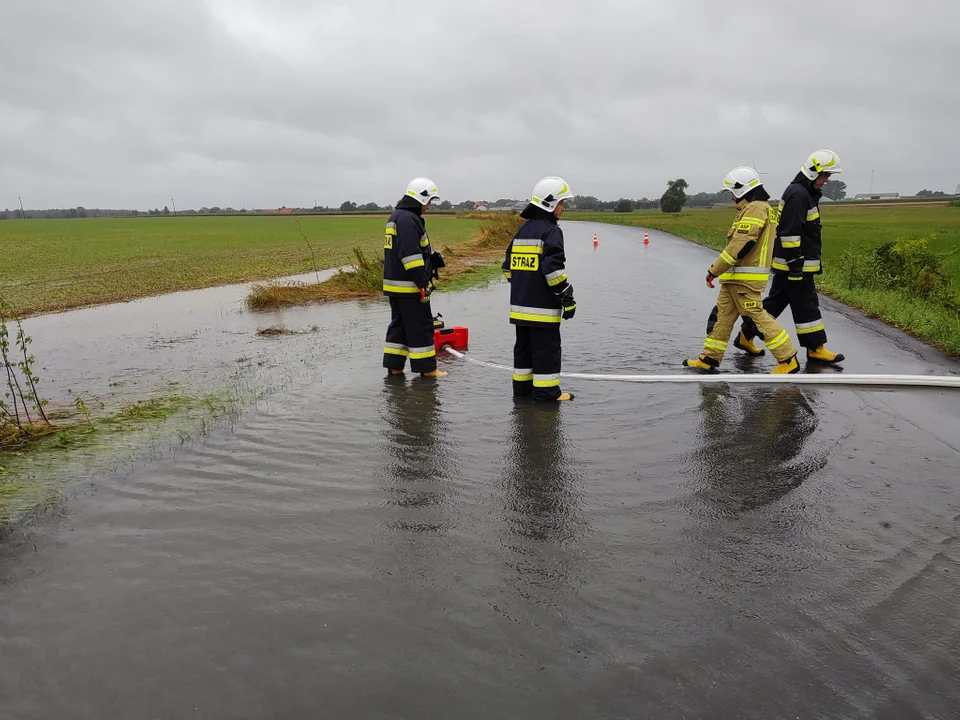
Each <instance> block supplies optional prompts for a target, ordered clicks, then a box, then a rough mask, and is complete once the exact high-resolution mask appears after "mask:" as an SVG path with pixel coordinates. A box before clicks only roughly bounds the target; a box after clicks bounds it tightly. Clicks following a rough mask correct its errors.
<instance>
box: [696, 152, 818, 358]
mask: <svg viewBox="0 0 960 720" xmlns="http://www.w3.org/2000/svg"><path fill="white" fill-rule="evenodd" d="M723 189H724V190H729V191H730V192H731V193H732V194H733V197H734V198H735V199H736V201H737V217H736V219H735V220H734V221H733V225H732V226H731V228H730V231H729V232H728V233H727V246H726V247H725V248H724V250H723V252H722V253H720V256H719V257H718V258H717V259H716V260H714V262H713V265H711V266H710V270H709V271H708V272H707V285H708V286H710V287H714V284H713V281H714V280H716V279H717V278H719V279H720V294H719V296H718V298H717V318H716V321H715V322H714V323H713V327H712V328H710V329H709V332H708V334H707V337H706V339H705V340H704V341H703V352H702V353H701V354H700V357H698V358H696V359H694V360H684V361H683V364H684V365H685V366H686V367H691V368H697V369H700V370H706V371H708V372H714V371H716V369H717V367H719V365H720V361H721V360H723V355H724V353H725V352H726V351H727V344H728V342H729V341H730V334H731V333H732V332H733V326H734V324H735V323H736V321H737V318H738V317H741V316H742V317H744V318H750V319H751V320H752V321H753V322H754V324H755V325H756V326H757V329H758V330H759V337H761V338H762V339H763V341H764V343H765V344H766V346H767V348H768V349H769V350H770V352H771V353H773V356H774V357H775V358H776V359H777V362H778V365H777V367H776V368H774V370H773V374H775V375H781V374H788V373H795V372H799V370H800V364H799V363H798V362H797V351H796V349H795V348H794V347H793V343H792V342H791V341H790V335H789V334H787V331H786V330H784V329H783V328H782V327H781V326H780V323H778V322H777V321H776V320H774V319H773V317H772V316H771V315H770V314H769V313H768V312H767V311H766V310H764V309H763V301H762V300H761V298H760V293H762V292H763V291H764V290H765V289H766V287H767V280H768V279H769V276H770V263H771V257H770V256H771V250H772V246H773V234H774V232H775V231H776V227H777V220H776V213H775V212H774V211H773V210H772V209H771V207H770V204H769V203H768V202H767V200H769V199H770V195H769V194H768V193H767V191H766V190H764V189H763V183H761V182H760V177H759V176H758V175H757V173H756V171H755V170H754V169H753V168H750V167H737V168H734V169H733V170H731V171H730V172H729V173H727V176H726V177H725V178H724V179H723Z"/></svg>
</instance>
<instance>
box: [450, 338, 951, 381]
mask: <svg viewBox="0 0 960 720" xmlns="http://www.w3.org/2000/svg"><path fill="white" fill-rule="evenodd" d="M443 349H444V350H446V351H447V352H448V353H450V354H451V355H453V356H454V357H456V358H460V359H461V360H466V361H467V362H471V363H473V364H474V365H482V366H483V367H488V368H493V369H495V370H506V371H507V372H510V373H512V372H513V368H512V367H507V366H506V365H498V364H497V363H492V362H487V361H485V360H478V359H476V358H472V357H469V356H468V355H465V354H464V353H462V352H460V351H459V350H454V349H453V348H452V347H450V346H449V345H444V346H443ZM560 377H566V378H573V379H576V380H610V381H613V382H634V383H709V384H717V383H741V384H752V385H879V386H886V387H941V388H956V389H960V375H855V374H848V373H795V374H793V375H769V374H753V373H695V372H691V373H689V374H683V375H603V374H592V373H569V372H562V373H560Z"/></svg>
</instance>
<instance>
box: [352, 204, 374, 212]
mask: <svg viewBox="0 0 960 720" xmlns="http://www.w3.org/2000/svg"><path fill="white" fill-rule="evenodd" d="M355 209H356V210H363V211H364V212H377V211H378V210H379V209H380V206H379V205H377V204H376V203H375V202H368V203H364V204H363V205H361V206H360V207H358V208H355Z"/></svg>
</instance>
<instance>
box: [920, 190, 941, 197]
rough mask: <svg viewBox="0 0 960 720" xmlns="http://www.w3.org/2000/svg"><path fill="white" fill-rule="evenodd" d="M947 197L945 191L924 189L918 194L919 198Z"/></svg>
mask: <svg viewBox="0 0 960 720" xmlns="http://www.w3.org/2000/svg"><path fill="white" fill-rule="evenodd" d="M945 195H946V193H945V192H943V190H927V189H926V188H924V189H923V190H921V191H920V192H918V193H917V197H944V196H945Z"/></svg>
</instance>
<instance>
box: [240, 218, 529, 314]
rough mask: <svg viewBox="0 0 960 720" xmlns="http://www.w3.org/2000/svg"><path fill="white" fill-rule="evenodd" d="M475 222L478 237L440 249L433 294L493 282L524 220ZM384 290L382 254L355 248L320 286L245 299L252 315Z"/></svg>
mask: <svg viewBox="0 0 960 720" xmlns="http://www.w3.org/2000/svg"><path fill="white" fill-rule="evenodd" d="M478 222H479V227H478V229H477V231H476V233H475V234H474V235H473V237H471V238H470V239H469V240H468V241H467V242H465V243H462V244H459V245H456V246H454V247H451V246H449V245H446V244H444V245H443V246H442V247H441V248H440V252H441V254H442V255H443V258H444V262H445V263H446V267H444V268H443V269H441V270H440V281H439V282H438V283H437V284H436V285H437V292H443V291H445V290H463V289H466V288H468V287H475V286H477V285H480V284H483V283H485V282H489V281H490V280H492V279H494V278H495V277H497V276H498V275H499V273H500V263H501V262H502V260H503V254H504V252H505V250H506V247H507V245H508V244H509V243H510V240H512V239H513V237H514V235H515V234H516V232H517V229H518V228H519V227H520V225H521V224H522V223H523V220H522V219H521V218H520V216H519V215H518V214H517V213H497V214H496V215H490V216H485V217H483V218H482V219H481V220H479V221H478ZM382 290H383V257H382V254H380V253H378V254H377V255H376V256H375V257H374V256H370V257H368V255H367V254H366V253H365V252H364V250H363V249H362V248H360V247H357V248H354V258H353V263H352V265H351V267H350V268H349V269H348V270H342V269H341V270H338V271H337V273H336V274H335V275H334V276H333V277H332V278H330V279H329V280H326V281H324V282H321V283H301V282H296V283H290V282H269V283H258V284H257V285H254V287H253V288H252V289H251V291H250V294H249V295H248V296H247V305H248V306H249V307H250V308H251V309H253V310H275V309H277V308H281V307H289V306H291V305H306V304H310V303H322V302H330V301H337V300H354V299H359V298H369V297H379V296H380V295H381V293H382Z"/></svg>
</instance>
